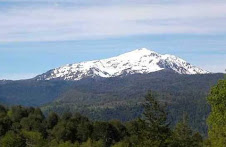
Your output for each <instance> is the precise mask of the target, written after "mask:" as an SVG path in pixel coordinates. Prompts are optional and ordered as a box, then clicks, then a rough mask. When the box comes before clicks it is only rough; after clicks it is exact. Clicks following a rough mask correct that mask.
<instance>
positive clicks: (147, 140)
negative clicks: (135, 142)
mask: <svg viewBox="0 0 226 147" xmlns="http://www.w3.org/2000/svg"><path fill="white" fill-rule="evenodd" d="M145 100H146V102H145V104H144V112H143V118H142V119H141V121H142V122H143V123H144V125H145V127H144V129H143V133H142V136H143V141H142V142H143V146H158V147H162V146H166V143H167V142H166V140H167V138H168V136H169V135H170V129H169V127H168V126H169V124H168V123H167V113H166V111H165V106H163V105H162V104H160V103H159V102H158V101H157V100H156V99H155V97H154V94H153V93H152V92H149V93H148V94H147V95H146V96H145Z"/></svg>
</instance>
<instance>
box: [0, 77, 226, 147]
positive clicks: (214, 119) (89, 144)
mask: <svg viewBox="0 0 226 147" xmlns="http://www.w3.org/2000/svg"><path fill="white" fill-rule="evenodd" d="M207 99H208V102H209V104H210V105H211V113H210V115H209V118H208V120H207V123H208V126H209V131H208V137H207V138H203V137H202V136H201V135H200V134H199V132H194V131H193V130H192V129H191V128H190V126H189V123H188V119H189V118H188V117H187V115H186V114H184V116H183V119H182V120H180V121H179V122H178V123H177V124H176V126H175V127H173V128H171V127H170V122H168V121H167V116H168V113H167V112H166V110H165V109H166V106H165V104H163V103H160V102H159V101H157V100H156V98H155V94H153V93H152V92H149V93H148V94H147V95H146V96H145V103H144V104H143V108H144V111H143V114H142V116H141V117H139V118H137V119H136V120H133V121H129V122H126V123H122V122H120V121H118V120H111V121H92V120H89V119H88V118H87V117H85V116H82V115H81V114H79V113H73V114H72V113H70V112H67V113H63V114H62V115H58V114H56V113H54V112H51V113H50V114H49V115H48V116H44V115H43V113H42V111H41V110H40V109H39V108H34V107H22V106H12V107H9V108H8V107H4V106H2V105H1V106H0V146H1V147H110V146H113V147H133V146H135V147H201V146H210V147H223V146H224V145H225V144H226V137H225V136H226V80H220V81H219V82H218V84H217V85H216V86H214V87H213V88H212V89H211V92H210V94H209V96H208V98H207Z"/></svg>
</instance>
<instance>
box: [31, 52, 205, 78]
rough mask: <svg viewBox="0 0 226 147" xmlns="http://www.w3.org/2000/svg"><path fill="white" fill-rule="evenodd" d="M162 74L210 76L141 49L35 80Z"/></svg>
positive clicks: (180, 61) (173, 58)
mask: <svg viewBox="0 0 226 147" xmlns="http://www.w3.org/2000/svg"><path fill="white" fill-rule="evenodd" d="M161 70H171V71H174V72H176V73H179V74H207V73H209V72H208V71H206V70H203V69H201V68H198V67H196V66H193V65H191V64H190V63H188V62H186V61H185V60H183V59H181V58H179V57H176V56H174V55H169V54H164V55H161V54H158V53H156V52H154V51H152V50H148V49H146V48H141V49H136V50H134V51H131V52H128V53H125V54H121V55H119V56H116V57H112V58H108V59H102V60H94V61H87V62H81V63H75V64H68V65H65V66H62V67H59V68H55V69H52V70H50V71H48V72H46V73H44V74H42V75H39V76H37V77H36V78H35V79H36V80H53V79H60V80H81V79H83V78H90V77H91V78H98V77H101V78H109V77H116V76H123V75H128V74H137V73H140V74H147V73H151V72H156V71H161Z"/></svg>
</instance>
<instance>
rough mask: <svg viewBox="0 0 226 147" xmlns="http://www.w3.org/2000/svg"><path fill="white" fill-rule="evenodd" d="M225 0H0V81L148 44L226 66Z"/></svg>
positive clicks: (210, 66) (213, 67) (209, 65)
mask: <svg viewBox="0 0 226 147" xmlns="http://www.w3.org/2000/svg"><path fill="white" fill-rule="evenodd" d="M225 8H226V1H218V0H215V1H214V2H213V1H208V0H205V1H204V0H196V1H194V0H190V1H183V0H180V1H179V0H172V1H170V0H160V1H158V2H156V1H152V0H140V1H139V2H137V1H135V0H124V1H119V0H114V1H113V0H112V1H110V0H109V1H105V0H86V1H84V0H7V1H6V0H0V20H1V23H0V79H24V78H30V77H33V76H35V75H37V74H40V73H43V72H45V71H47V70H49V69H52V68H55V67H58V66H62V65H64V64H68V63H75V62H80V61H86V60H93V59H102V58H108V57H112V56H115V55H119V54H121V53H125V52H127V51H131V50H134V49H137V48H142V47H146V48H149V49H152V50H154V51H156V52H158V53H162V54H164V53H168V54H174V55H176V56H179V57H181V58H183V59H185V60H187V61H188V62H190V63H192V64H193V65H196V66H199V67H201V68H203V69H206V70H209V71H211V72H224V69H225V68H226V27H225V26H226V9H225Z"/></svg>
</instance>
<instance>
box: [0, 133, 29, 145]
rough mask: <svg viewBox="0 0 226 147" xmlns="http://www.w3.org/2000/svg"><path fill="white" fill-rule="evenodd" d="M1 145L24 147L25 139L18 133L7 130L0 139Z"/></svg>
mask: <svg viewBox="0 0 226 147" xmlns="http://www.w3.org/2000/svg"><path fill="white" fill-rule="evenodd" d="M0 146H1V147H24V146H25V141H24V138H22V137H21V136H20V135H19V134H15V133H14V132H12V131H9V132H7V133H6V134H5V135H4V136H3V137H2V138H1V140H0Z"/></svg>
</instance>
